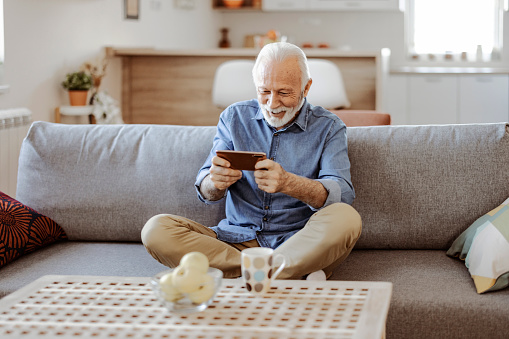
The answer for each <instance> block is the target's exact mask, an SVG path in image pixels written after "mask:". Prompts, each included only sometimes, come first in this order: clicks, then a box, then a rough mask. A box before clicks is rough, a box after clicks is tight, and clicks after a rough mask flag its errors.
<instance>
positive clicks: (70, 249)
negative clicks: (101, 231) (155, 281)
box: [0, 241, 168, 298]
mask: <svg viewBox="0 0 509 339" xmlns="http://www.w3.org/2000/svg"><path fill="white" fill-rule="evenodd" d="M165 269H168V267H166V266H164V265H162V264H160V263H159V262H157V261H156V260H155V259H154V258H152V257H151V256H150V254H148V252H147V251H146V250H145V247H144V246H143V245H142V244H136V243H132V242H127V243H126V242H123V243H121V242H114V243H113V242H82V241H65V242H59V243H55V244H52V245H50V246H47V247H45V248H43V249H40V250H38V251H37V252H34V253H32V254H30V255H27V256H24V257H22V258H19V259H18V260H16V261H15V262H12V263H11V264H9V265H7V266H5V267H3V268H2V269H1V271H0V277H1V279H0V298H2V297H3V296H5V295H7V294H9V293H12V292H14V291H15V290H17V289H19V288H21V287H23V286H25V285H26V284H28V283H30V282H32V281H34V280H35V279H37V278H40V277H42V276H44V275H98V276H124V277H151V276H153V275H155V274H156V273H158V272H160V271H163V270H165ZM147 282H148V278H147Z"/></svg>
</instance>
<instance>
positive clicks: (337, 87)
mask: <svg viewBox="0 0 509 339" xmlns="http://www.w3.org/2000/svg"><path fill="white" fill-rule="evenodd" d="M308 65H309V73H310V74H311V79H313V84H312V85H311V88H310V89H309V92H308V95H307V99H308V101H309V103H311V104H312V105H315V106H322V107H323V108H325V109H338V108H348V107H350V101H349V100H348V97H347V95H346V91H345V85H344V83H343V77H342V76H341V71H340V70H339V68H338V66H336V64H335V63H333V62H332V61H329V60H324V59H308Z"/></svg>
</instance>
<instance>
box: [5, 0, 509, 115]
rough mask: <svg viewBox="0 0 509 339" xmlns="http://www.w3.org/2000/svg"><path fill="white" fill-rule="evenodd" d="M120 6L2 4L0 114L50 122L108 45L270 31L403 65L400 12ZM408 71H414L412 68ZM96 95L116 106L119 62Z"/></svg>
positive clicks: (76, 0) (198, 2) (508, 36)
mask: <svg viewBox="0 0 509 339" xmlns="http://www.w3.org/2000/svg"><path fill="white" fill-rule="evenodd" d="M123 2H124V0H4V15H5V47H6V51H5V53H6V60H5V79H4V83H7V84H9V85H11V89H10V91H9V93H7V94H1V95H0V109H1V108H9V107H19V106H24V107H28V108H29V109H31V110H32V112H33V113H34V120H46V121H52V120H53V110H54V108H55V107H56V106H59V105H62V104H67V103H68V99H67V93H66V92H65V91H64V90H63V89H62V88H61V86H60V82H61V81H62V80H63V78H64V76H65V74H66V73H67V72H71V71H74V70H76V69H77V68H79V67H80V66H81V65H82V64H83V63H84V62H86V61H94V60H95V59H96V58H97V57H98V56H100V54H101V51H102V48H103V47H104V46H107V45H111V46H116V47H159V48H181V49H182V48H214V47H216V46H217V43H218V41H219V39H220V33H219V30H220V28H221V27H228V28H230V35H229V37H230V40H231V42H232V46H233V47H242V44H243V39H244V35H246V34H257V33H262V34H263V33H265V32H267V31H268V30H269V29H277V30H279V31H281V32H282V33H283V34H285V35H288V36H289V38H290V41H291V42H294V43H297V44H301V43H303V42H312V43H314V44H317V43H320V42H327V43H329V44H330V46H331V47H334V48H350V49H352V50H360V51H363V50H369V51H373V50H378V49H380V48H383V47H389V48H390V49H391V51H392V59H391V64H392V65H393V66H394V65H403V64H407V65H408V61H407V60H406V59H405V57H404V14H403V13H400V12H311V13H301V12H293V13H263V12H241V13H238V12H236V13H232V12H229V13H225V12H221V11H215V10H213V9H212V8H211V7H212V6H211V2H212V1H211V0H194V4H195V8H194V9H192V10H185V9H179V8H176V7H175V3H177V2H178V1H177V0H140V3H141V9H140V19H139V20H125V19H124V18H123ZM504 18H505V19H504V23H505V25H504V46H506V48H505V50H504V55H503V58H502V61H500V62H499V64H502V65H505V67H507V65H509V48H508V47H507V46H509V14H508V13H505V15H504ZM414 65H415V64H414ZM107 73H108V75H107V78H106V79H105V81H104V82H103V85H102V86H101V89H103V90H107V91H108V92H109V93H110V94H111V95H112V96H113V97H114V98H115V99H117V100H120V98H121V97H120V93H121V91H120V60H119V59H118V58H117V59H115V60H114V61H112V62H111V63H110V64H109V66H108V70H107Z"/></svg>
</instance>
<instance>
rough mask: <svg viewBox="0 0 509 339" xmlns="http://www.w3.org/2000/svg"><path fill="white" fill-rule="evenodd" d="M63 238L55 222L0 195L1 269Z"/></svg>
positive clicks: (63, 233)
mask: <svg viewBox="0 0 509 339" xmlns="http://www.w3.org/2000/svg"><path fill="white" fill-rule="evenodd" d="M64 239H67V236H66V234H65V232H64V231H63V230H62V228H61V227H60V226H58V224H57V223H56V222H54V221H53V220H51V219H50V218H48V217H46V216H44V215H42V214H40V213H38V212H37V211H35V210H33V209H32V208H30V207H28V206H26V205H23V204H22V203H20V202H19V201H17V200H16V199H13V198H11V197H10V196H8V195H7V194H5V193H3V192H0V267H2V266H4V265H6V264H8V263H10V262H11V261H13V260H15V259H17V258H19V257H21V256H22V255H25V254H28V253H30V252H33V251H35V250H37V249H39V248H42V247H44V246H47V245H49V244H51V243H53V242H55V241H58V240H64Z"/></svg>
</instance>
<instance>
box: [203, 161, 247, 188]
mask: <svg viewBox="0 0 509 339" xmlns="http://www.w3.org/2000/svg"><path fill="white" fill-rule="evenodd" d="M209 177H210V180H211V181H212V183H213V184H214V187H215V188H216V189H218V190H221V191H225V190H226V189H228V187H230V186H231V185H233V184H234V183H235V182H237V181H238V180H239V179H240V178H242V171H239V170H235V169H232V168H230V162H229V161H228V160H226V159H223V158H220V157H218V156H215V157H213V158H212V166H211V167H210V175H209Z"/></svg>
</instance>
